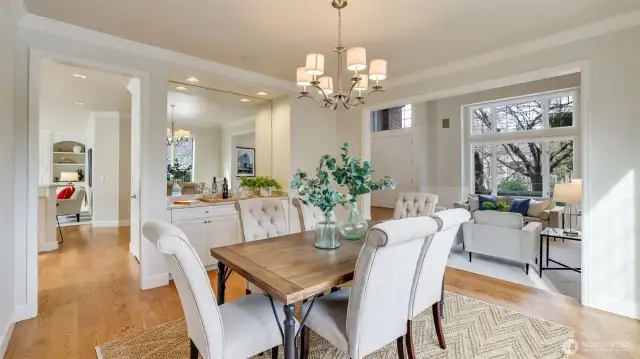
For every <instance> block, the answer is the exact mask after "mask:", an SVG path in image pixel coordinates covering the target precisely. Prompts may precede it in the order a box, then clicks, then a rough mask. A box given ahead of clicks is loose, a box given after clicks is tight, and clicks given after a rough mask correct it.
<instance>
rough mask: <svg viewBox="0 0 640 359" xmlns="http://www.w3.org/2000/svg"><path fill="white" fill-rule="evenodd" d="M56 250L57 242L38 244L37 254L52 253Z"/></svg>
mask: <svg viewBox="0 0 640 359" xmlns="http://www.w3.org/2000/svg"><path fill="white" fill-rule="evenodd" d="M57 249H58V242H44V243H38V253H41V252H52V251H55V250H57Z"/></svg>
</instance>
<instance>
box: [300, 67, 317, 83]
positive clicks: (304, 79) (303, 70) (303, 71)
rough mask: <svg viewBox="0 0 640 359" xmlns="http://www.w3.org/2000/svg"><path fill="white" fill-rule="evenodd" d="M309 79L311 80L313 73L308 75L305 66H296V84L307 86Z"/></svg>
mask: <svg viewBox="0 0 640 359" xmlns="http://www.w3.org/2000/svg"><path fill="white" fill-rule="evenodd" d="M311 81H313V75H309V74H308V73H307V69H306V68H304V67H298V70H297V71H296V83H297V84H298V86H309V85H311Z"/></svg>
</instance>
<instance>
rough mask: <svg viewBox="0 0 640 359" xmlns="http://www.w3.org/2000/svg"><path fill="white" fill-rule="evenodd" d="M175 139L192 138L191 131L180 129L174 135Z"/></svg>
mask: <svg viewBox="0 0 640 359" xmlns="http://www.w3.org/2000/svg"><path fill="white" fill-rule="evenodd" d="M174 136H175V137H191V131H189V130H185V129H184V128H179V129H177V130H176V132H175V133H174Z"/></svg>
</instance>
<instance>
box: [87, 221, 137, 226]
mask: <svg viewBox="0 0 640 359" xmlns="http://www.w3.org/2000/svg"><path fill="white" fill-rule="evenodd" d="M129 224H130V221H129V220H123V221H92V222H91V225H93V227H94V228H106V227H124V226H128V225H129Z"/></svg>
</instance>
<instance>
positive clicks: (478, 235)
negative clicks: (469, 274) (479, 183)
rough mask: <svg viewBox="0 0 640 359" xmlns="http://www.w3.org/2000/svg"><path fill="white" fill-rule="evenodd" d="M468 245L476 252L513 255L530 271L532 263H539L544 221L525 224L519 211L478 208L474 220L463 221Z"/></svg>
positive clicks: (468, 250)
mask: <svg viewBox="0 0 640 359" xmlns="http://www.w3.org/2000/svg"><path fill="white" fill-rule="evenodd" d="M462 231H463V242H464V249H465V250H466V251H467V252H469V261H471V260H472V259H471V258H472V255H471V254H472V253H480V254H485V255H488V256H493V257H498V258H505V259H510V260H513V261H517V262H521V263H524V264H525V272H527V274H528V273H529V264H535V263H536V256H537V253H538V249H539V243H540V242H539V241H540V232H542V224H541V223H540V222H529V223H528V224H527V225H526V226H524V225H523V217H522V215H521V214H519V213H510V212H497V211H475V212H474V213H473V221H469V222H467V223H463V224H462Z"/></svg>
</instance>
